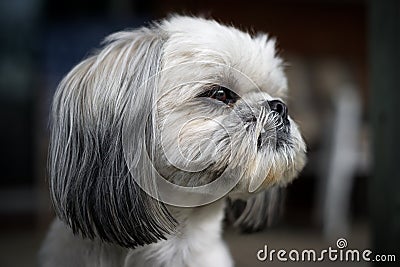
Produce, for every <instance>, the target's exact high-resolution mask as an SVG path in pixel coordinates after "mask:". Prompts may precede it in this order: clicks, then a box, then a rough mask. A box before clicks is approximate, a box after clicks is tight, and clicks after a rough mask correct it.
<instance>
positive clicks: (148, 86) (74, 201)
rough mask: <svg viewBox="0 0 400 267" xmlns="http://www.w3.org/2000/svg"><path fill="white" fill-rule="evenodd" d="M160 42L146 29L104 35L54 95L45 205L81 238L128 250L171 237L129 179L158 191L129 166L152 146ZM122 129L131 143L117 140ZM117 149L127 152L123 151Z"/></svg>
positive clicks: (158, 209) (167, 220) (159, 208)
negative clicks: (98, 46)
mask: <svg viewBox="0 0 400 267" xmlns="http://www.w3.org/2000/svg"><path fill="white" fill-rule="evenodd" d="M163 38H164V37H163V36H162V33H160V32H159V31H158V30H157V29H149V28H142V29H139V30H135V31H124V32H119V33H116V34H113V35H111V36H109V37H108V38H107V39H106V41H105V44H104V47H103V48H102V49H101V50H100V51H99V52H98V53H96V54H95V55H93V56H91V57H89V58H87V59H85V60H84V61H83V62H82V63H80V64H79V65H77V66H76V67H75V68H74V69H73V70H72V71H71V72H70V73H69V74H68V75H67V76H66V77H65V78H64V79H63V81H62V82H61V83H60V85H59V88H58V89H57V92H56V94H55V96H54V102H53V106H52V118H51V136H50V138H51V139H50V151H49V171H50V174H49V175H50V177H49V180H50V193H51V198H52V201H53V205H54V208H55V211H56V213H57V215H58V216H59V217H60V218H61V219H62V220H63V221H64V222H65V223H67V224H68V225H69V226H70V227H71V228H72V230H73V231H74V233H80V234H81V235H82V236H83V237H88V238H100V239H102V240H104V241H107V242H113V243H116V244H118V245H121V246H124V247H135V246H138V245H144V244H149V243H152V242H156V241H158V240H160V239H163V238H164V235H165V234H167V233H170V232H171V231H173V230H174V226H175V221H174V219H173V218H172V216H171V215H170V214H169V213H168V211H167V209H166V208H165V206H164V205H163V204H162V203H160V202H159V201H157V200H155V199H154V198H153V197H151V196H149V195H148V194H146V193H145V192H144V191H143V190H142V189H141V188H140V187H139V186H138V185H137V183H135V179H137V177H135V175H137V176H140V177H139V178H140V179H141V180H146V179H149V180H150V182H147V189H148V190H150V191H151V192H157V190H156V188H151V187H152V186H153V185H154V183H153V182H151V179H152V177H147V176H151V175H150V174H151V173H149V172H146V171H144V170H141V166H140V165H139V164H136V163H137V162H142V161H141V160H140V159H141V157H143V155H144V154H145V153H147V152H148V150H149V148H146V147H143V144H145V145H147V146H150V147H151V146H152V145H153V144H154V142H153V138H154V137H153V135H154V132H155V123H154V121H155V110H153V109H154V105H155V102H156V101H155V97H156V95H157V86H158V83H157V81H158V79H157V76H158V75H157V74H158V72H159V69H160V64H161V57H162V46H163ZM123 129H129V131H130V133H129V138H131V139H130V140H124V136H123ZM124 142H129V143H130V144H131V147H130V148H129V149H130V150H132V149H133V150H134V151H128V152H127V151H124V147H123V144H124ZM132 146H133V147H132ZM150 150H152V148H151V149H150ZM126 153H130V154H129V160H128V161H129V162H127V157H126Z"/></svg>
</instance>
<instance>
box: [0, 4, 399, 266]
mask: <svg viewBox="0 0 400 267" xmlns="http://www.w3.org/2000/svg"><path fill="white" fill-rule="evenodd" d="M170 13H179V14H193V15H203V16H205V17H209V18H215V19H217V20H219V21H221V22H224V23H228V24H233V25H235V26H237V27H239V28H241V29H245V30H249V31H251V32H256V31H262V32H267V33H269V34H270V35H272V36H274V37H276V38H277V40H278V46H279V49H280V55H281V56H282V57H284V58H285V60H286V61H287V62H288V63H289V64H288V67H287V74H288V77H289V85H290V97H289V109H290V113H291V115H292V117H294V118H295V119H296V120H297V121H298V123H299V124H300V126H301V129H302V132H303V135H304V137H305V139H306V142H307V145H308V150H309V153H308V156H309V161H308V165H307V166H306V168H305V170H304V171H303V173H302V174H301V176H300V178H299V179H297V180H296V181H295V182H293V183H292V184H291V185H290V186H289V187H288V189H287V191H286V199H285V202H284V212H283V214H282V216H281V217H280V218H279V220H278V221H277V223H275V224H274V225H272V226H271V227H270V228H267V229H265V230H263V231H261V232H258V233H251V234H242V233H240V231H238V230H235V229H231V228H230V227H228V229H227V231H226V233H225V239H226V240H227V242H228V244H229V246H230V249H231V252H232V254H233V256H234V259H235V262H236V266H265V265H267V264H268V266H283V265H293V266H294V265H302V266H325V265H327V266H331V265H332V266H333V265H335V266H342V265H346V266H347V265H352V266H353V265H354V266H372V265H373V264H372V263H365V262H352V263H344V262H325V263H314V264H312V263H308V262H305V263H304V262H300V263H291V264H290V263H282V262H259V261H258V260H257V258H256V253H257V251H258V250H259V249H262V248H263V247H264V245H268V247H270V248H273V249H280V248H285V249H292V248H297V249H304V248H309V249H310V248H313V249H316V250H318V249H324V248H327V247H328V246H332V247H335V246H336V240H337V239H338V238H339V237H344V238H346V239H347V241H348V244H349V247H351V248H358V249H360V250H362V249H366V248H370V249H374V250H373V251H374V252H381V253H382V254H395V255H396V256H397V264H399V263H398V262H399V261H400V254H399V251H400V245H398V243H400V191H399V190H400V172H399V169H398V168H396V167H397V166H396V165H397V161H398V159H399V157H398V152H397V151H400V148H399V140H400V139H399V138H398V137H399V132H400V129H399V127H398V126H397V124H396V123H397V122H398V119H397V115H398V113H399V111H398V108H397V103H396V102H397V101H398V100H400V93H399V89H400V88H399V87H400V78H399V77H400V75H399V74H400V73H399V70H400V66H399V62H400V60H399V56H400V48H399V47H400V43H399V41H400V40H399V38H400V4H399V1H396V0H388V1H374V0H371V1H364V0H325V1H323V0H281V1H278V0H269V1H256V0H246V1H228V0H223V1H216V0H203V1H196V0H147V1H146V0H97V1H94V0H89V1H83V0H58V1H50V0H13V1H5V0H3V1H1V2H0V22H1V26H0V40H1V42H0V119H1V131H0V134H1V138H0V142H1V150H2V153H1V160H0V164H1V166H0V171H1V172H0V266H7V267H8V266H10V267H11V266H37V260H36V255H37V252H38V249H39V248H40V244H41V241H42V239H43V237H44V235H45V233H46V230H47V228H48V226H49V223H50V222H51V220H52V218H53V216H54V214H53V212H52V209H51V204H50V202H49V198H48V192H47V182H46V157H47V145H48V112H49V106H50V101H51V98H52V95H53V94H54V91H55V89H56V86H57V84H58V82H59V81H60V80H61V78H62V77H63V75H65V74H66V73H67V72H68V71H69V70H70V69H71V68H72V67H73V66H74V65H75V64H77V63H78V62H79V61H80V60H82V59H83V58H84V57H85V56H87V55H88V54H89V53H90V52H91V51H93V49H94V48H96V47H98V46H99V43H100V42H101V41H102V39H103V38H104V37H105V36H106V35H108V34H109V33H111V32H114V31H117V30H122V29H126V28H135V27H138V26H142V25H145V24H146V23H148V22H149V21H151V20H153V19H161V18H164V17H165V16H167V15H168V14H170ZM375 265H376V263H375ZM397 266H399V265H397Z"/></svg>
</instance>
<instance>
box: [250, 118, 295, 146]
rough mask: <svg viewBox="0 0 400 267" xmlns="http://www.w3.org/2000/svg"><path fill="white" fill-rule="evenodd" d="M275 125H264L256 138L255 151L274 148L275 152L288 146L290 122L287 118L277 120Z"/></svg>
mask: <svg viewBox="0 0 400 267" xmlns="http://www.w3.org/2000/svg"><path fill="white" fill-rule="evenodd" d="M274 124H275V125H273V126H268V125H265V126H264V127H263V128H262V129H261V131H260V133H259V135H258V138H257V150H258V151H261V150H263V149H264V148H266V147H270V148H271V147H275V149H276V150H278V149H280V148H282V147H284V146H285V145H288V144H290V122H289V120H288V119H287V118H279V119H278V120H277V122H276V123H274Z"/></svg>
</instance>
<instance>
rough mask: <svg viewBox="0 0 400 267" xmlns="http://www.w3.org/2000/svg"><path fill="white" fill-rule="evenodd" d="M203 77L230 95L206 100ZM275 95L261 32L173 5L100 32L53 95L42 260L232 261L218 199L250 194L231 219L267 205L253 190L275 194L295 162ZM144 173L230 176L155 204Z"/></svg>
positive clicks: (274, 68)
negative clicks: (150, 18)
mask: <svg viewBox="0 0 400 267" xmlns="http://www.w3.org/2000/svg"><path fill="white" fill-rule="evenodd" d="M213 88H224V90H225V89H226V88H228V89H229V90H230V91H229V92H232V95H235V99H234V101H232V102H227V103H224V102H222V101H218V99H216V98H215V97H210V95H209V94H208V93H207V92H209V91H210V90H211V92H213V91H212V90H214V89H213ZM226 90H227V89H226ZM224 92H225V91H224ZM286 94H287V81H286V77H285V74H284V71H283V62H282V60H281V59H280V58H279V57H278V56H277V55H276V51H275V42H274V40H273V39H270V38H268V37H267V35H265V34H260V35H257V36H250V35H249V34H247V33H244V32H242V31H239V30H237V29H235V28H233V27H227V26H223V25H221V24H219V23H217V22H215V21H212V20H206V19H202V18H193V17H181V16H174V17H171V18H169V19H167V20H164V21H161V22H160V23H158V24H155V25H154V26H152V27H149V28H141V29H138V30H133V31H124V32H119V33H115V34H113V35H111V36H109V37H108V38H107V39H106V41H105V43H104V47H103V48H102V49H101V50H100V51H99V52H98V53H96V54H94V55H93V56H91V57H89V58H87V59H85V60H84V61H82V63H80V64H79V65H77V66H76V67H75V68H74V69H73V70H72V71H71V72H70V73H69V74H68V75H67V76H66V77H65V78H64V79H63V81H62V82H61V83H60V85H59V88H58V90H57V93H56V95H55V97H54V102H53V108H52V124H51V125H52V127H51V140H50V159H49V168H50V193H51V197H52V200H53V204H54V208H55V211H56V213H57V215H58V217H59V219H57V220H55V222H54V223H53V225H52V227H51V229H50V231H49V234H48V236H47V238H46V240H45V243H44V246H43V248H42V250H41V257H40V259H41V264H42V266H175V267H179V266H232V265H233V263H232V260H231V257H230V255H229V251H228V249H227V247H226V245H225V244H224V242H223V241H222V239H221V223H222V219H223V215H224V206H225V198H226V197H231V198H242V199H247V198H254V197H257V196H261V197H260V198H259V199H258V200H251V201H249V203H252V204H249V206H248V207H247V208H246V210H245V214H244V215H242V217H241V220H242V221H246V222H247V223H248V224H249V225H252V223H249V221H251V217H252V214H253V212H252V211H251V208H253V209H254V210H257V212H259V211H260V207H261V206H264V205H265V201H266V200H267V201H270V202H271V203H272V202H273V200H271V199H269V200H268V198H265V197H264V196H263V194H264V193H263V192H267V194H268V192H269V194H270V196H272V195H273V194H272V193H274V192H277V191H276V188H278V187H281V186H284V185H286V184H288V183H289V182H290V181H292V180H293V179H294V178H295V177H296V176H297V175H298V173H299V172H300V171H301V169H302V168H303V167H304V165H305V161H306V159H305V150H306V149H305V144H304V142H303V139H302V138H301V135H300V133H299V130H298V127H297V125H296V124H295V122H294V121H293V120H292V119H291V118H290V117H287V118H286V117H283V115H282V114H279V112H276V111H275V110H273V109H271V107H270V106H269V105H268V104H266V103H270V101H275V100H280V101H284V100H285V97H286ZM145 159H147V161H146V160H145ZM149 160H150V163H151V166H149V165H150V164H149ZM154 170H156V171H157V173H158V174H159V175H160V176H161V177H163V179H165V180H166V181H168V182H169V183H172V184H175V185H177V186H185V187H189V188H196V187H202V186H204V185H208V184H210V183H212V182H214V181H218V179H220V177H222V176H223V177H225V178H226V177H228V178H229V179H235V181H236V180H237V183H235V184H234V186H232V188H229V190H228V191H227V192H226V194H224V195H222V196H220V197H217V198H216V199H213V201H209V202H204V203H202V205H201V206H199V207H194V206H190V205H189V206H190V208H188V207H187V206H186V205H185V203H181V204H182V205H181V207H179V205H176V203H175V204H172V203H170V202H168V201H164V199H163V197H162V194H161V193H160V187H158V186H157V183H156V182H155V181H154V177H155V176H154ZM226 181H228V180H226ZM139 185H140V186H139ZM268 190H269V191H268ZM258 193H259V194H258ZM189 198H190V196H189ZM186 201H188V202H189V199H187V198H186ZM271 205H272V204H271ZM261 210H262V209H261ZM243 216H244V217H243ZM257 217H260V216H257ZM261 217H263V216H261ZM255 225H260V222H257V223H255Z"/></svg>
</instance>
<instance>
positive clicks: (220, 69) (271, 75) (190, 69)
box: [160, 17, 287, 97]
mask: <svg viewBox="0 0 400 267" xmlns="http://www.w3.org/2000/svg"><path fill="white" fill-rule="evenodd" d="M160 27H161V29H162V30H164V31H166V33H167V35H168V36H169V38H168V40H167V41H166V43H165V45H164V55H163V70H165V71H166V72H167V73H168V75H166V77H168V76H170V75H173V77H179V78H178V80H175V82H181V83H182V84H184V83H190V82H196V81H202V82H205V81H210V83H226V85H227V86H228V87H233V88H232V89H234V90H237V91H239V93H245V92H247V91H249V90H261V91H264V92H267V93H268V94H270V95H272V96H276V97H284V96H285V95H286V91H287V80H286V76H285V74H284V70H283V61H282V59H281V58H279V57H278V56H277V55H276V49H275V40H274V39H271V38H269V37H268V36H267V35H266V34H260V35H257V36H255V37H252V36H251V35H250V34H248V33H246V32H243V31H240V30H238V29H236V28H233V27H230V26H224V25H221V24H219V23H217V22H216V21H213V20H205V19H198V18H197V19H195V18H192V17H172V18H170V19H169V20H166V21H164V22H163V23H162V24H161V25H160Z"/></svg>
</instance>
